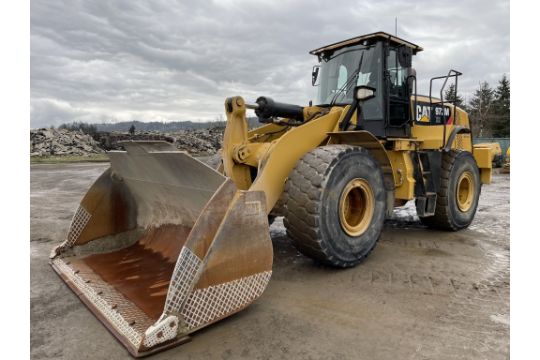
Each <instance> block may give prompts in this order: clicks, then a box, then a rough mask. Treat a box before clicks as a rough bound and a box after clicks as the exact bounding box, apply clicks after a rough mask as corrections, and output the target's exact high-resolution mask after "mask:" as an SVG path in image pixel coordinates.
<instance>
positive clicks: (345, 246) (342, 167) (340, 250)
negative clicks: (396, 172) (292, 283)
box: [320, 148, 386, 264]
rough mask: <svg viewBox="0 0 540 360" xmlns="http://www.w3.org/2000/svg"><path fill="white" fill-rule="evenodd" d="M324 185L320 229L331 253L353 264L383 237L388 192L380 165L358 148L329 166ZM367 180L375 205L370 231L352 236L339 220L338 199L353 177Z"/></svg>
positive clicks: (368, 229)
mask: <svg viewBox="0 0 540 360" xmlns="http://www.w3.org/2000/svg"><path fill="white" fill-rule="evenodd" d="M330 169H331V170H330V174H329V176H328V177H327V182H326V184H323V189H324V191H323V194H322V201H321V203H322V204H324V205H323V206H322V209H321V218H320V222H321V223H320V230H321V233H322V235H323V238H325V239H327V245H328V246H329V247H330V248H331V250H332V251H331V252H332V253H333V254H334V255H335V256H336V257H337V258H338V259H339V260H341V261H344V262H346V263H350V264H354V263H357V262H359V261H360V260H361V259H362V258H364V257H365V256H367V255H368V254H369V252H370V251H371V250H372V249H373V247H374V246H375V244H376V242H377V240H378V239H379V237H380V234H381V232H382V228H383V225H384V218H385V213H386V201H385V200H386V191H385V188H384V182H383V176H382V172H381V169H380V167H379V166H378V164H377V162H376V161H375V160H374V159H373V157H372V156H371V155H370V154H369V153H368V152H367V151H360V149H359V148H356V149H354V150H353V151H350V152H347V153H345V154H344V155H342V156H341V157H339V158H338V159H337V163H336V164H335V165H334V166H332V167H330ZM355 178H361V179H365V180H366V181H367V182H368V183H369V185H370V187H371V190H372V192H373V196H374V200H375V205H374V207H375V208H374V211H373V217H372V219H371V222H370V224H369V226H368V228H367V230H366V231H365V232H364V233H363V234H362V235H360V236H357V237H351V236H349V235H348V234H347V233H346V232H345V231H344V230H343V228H342V226H341V222H340V219H339V211H340V210H339V201H340V198H341V194H342V192H343V190H344V188H345V186H346V185H347V184H348V183H349V182H350V181H351V180H353V179H355Z"/></svg>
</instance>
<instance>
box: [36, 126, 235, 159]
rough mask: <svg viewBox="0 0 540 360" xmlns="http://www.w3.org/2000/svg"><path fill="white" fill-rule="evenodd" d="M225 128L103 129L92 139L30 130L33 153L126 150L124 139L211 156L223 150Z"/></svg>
mask: <svg viewBox="0 0 540 360" xmlns="http://www.w3.org/2000/svg"><path fill="white" fill-rule="evenodd" d="M224 130H225V128H223V127H215V128H210V129H195V130H180V131H177V132H171V133H161V132H158V131H150V132H148V131H146V132H137V133H135V134H134V135H130V134H126V133H114V132H113V133H107V132H101V133H97V134H96V135H95V138H93V137H92V136H91V135H86V134H84V133H83V132H81V131H71V130H67V129H34V130H30V156H47V155H82V156H85V155H90V154H99V153H103V152H104V151H106V150H121V149H123V148H122V143H121V142H122V141H126V140H163V141H168V142H171V143H174V145H175V146H176V147H177V148H178V149H179V150H182V151H187V152H189V153H190V154H192V155H195V156H209V155H213V154H215V153H217V151H218V150H219V149H221V145H222V141H223V132H224Z"/></svg>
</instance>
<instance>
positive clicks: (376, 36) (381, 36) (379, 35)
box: [309, 31, 424, 55]
mask: <svg viewBox="0 0 540 360" xmlns="http://www.w3.org/2000/svg"><path fill="white" fill-rule="evenodd" d="M377 40H386V41H388V42H390V43H393V44H396V45H405V46H407V47H410V48H411V49H412V51H413V54H416V53H417V52H419V51H422V50H424V49H422V48H421V47H420V46H418V45H415V44H413V43H411V42H409V41H407V40H403V39H401V38H399V37H397V36H394V35H390V34H388V33H386V32H384V31H378V32H374V33H371V34H367V35H361V36H357V37H353V38H350V39H347V40H343V41H340V42H337V43H333V44H330V45H326V46H323V47H320V48H317V49H315V50H311V51H310V52H309V53H310V54H312V55H320V54H322V53H324V52H328V51H335V50H338V49H341V48H344V47H348V46H353V45H358V44H361V43H363V42H364V41H368V42H375V41H377Z"/></svg>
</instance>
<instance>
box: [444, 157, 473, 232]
mask: <svg viewBox="0 0 540 360" xmlns="http://www.w3.org/2000/svg"><path fill="white" fill-rule="evenodd" d="M465 171H470V172H471V173H472V175H473V180H474V197H473V203H472V205H471V207H470V209H469V210H468V211H466V212H463V211H461V210H460V209H459V207H458V204H457V198H456V194H457V191H458V189H457V187H458V180H459V177H460V176H461V175H462V174H463V173H464V172H465ZM480 191H481V184H480V171H479V170H478V166H477V165H476V161H475V160H474V158H473V157H472V156H471V155H470V154H468V153H465V152H460V153H458V155H457V157H456V159H455V162H454V166H453V167H452V170H451V171H450V177H449V182H448V194H447V199H448V207H449V211H450V215H451V216H450V218H451V221H452V223H453V225H454V226H455V227H456V228H458V229H462V228H465V227H467V226H469V224H470V223H471V222H472V220H473V219H474V215H475V213H476V208H477V207H478V200H479V198H480Z"/></svg>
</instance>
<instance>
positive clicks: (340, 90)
mask: <svg viewBox="0 0 540 360" xmlns="http://www.w3.org/2000/svg"><path fill="white" fill-rule="evenodd" d="M364 54H365V52H362V56H360V62H359V63H358V68H357V69H356V71H355V72H354V73H352V74H351V76H350V77H349V78H348V79H347V81H346V82H345V84H343V86H342V87H341V88H339V89H338V91H337V92H336V93H335V94H334V96H332V100H331V101H330V106H333V105H334V104H335V102H336V100H337V98H338V96H339V94H341V93H342V92H343V91H344V90H347V89H349V86H351V84H352V80H354V79H356V77H357V76H358V73H359V72H360V69H361V68H362V61H363V60H364Z"/></svg>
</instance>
